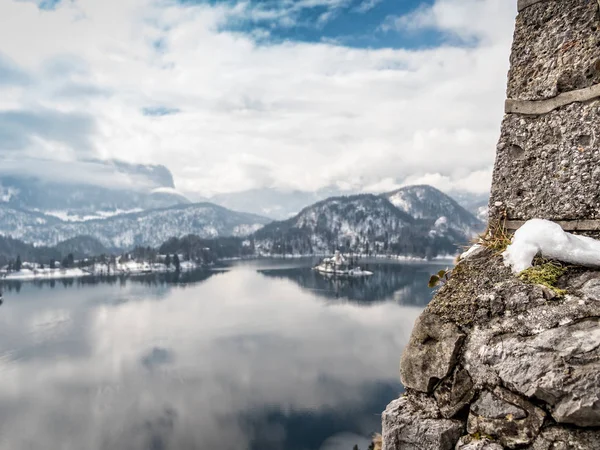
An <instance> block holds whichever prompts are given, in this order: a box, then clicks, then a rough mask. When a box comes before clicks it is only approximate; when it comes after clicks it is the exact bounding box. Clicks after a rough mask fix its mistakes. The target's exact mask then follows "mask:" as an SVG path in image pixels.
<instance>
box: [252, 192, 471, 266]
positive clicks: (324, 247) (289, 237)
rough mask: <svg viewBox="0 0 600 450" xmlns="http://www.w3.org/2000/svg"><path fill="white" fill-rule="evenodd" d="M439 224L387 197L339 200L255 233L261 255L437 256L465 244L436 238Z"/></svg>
mask: <svg viewBox="0 0 600 450" xmlns="http://www.w3.org/2000/svg"><path fill="white" fill-rule="evenodd" d="M435 222H436V220H430V219H414V218H413V217H411V216H410V215H409V214H407V213H406V212H404V211H401V210H400V209H398V208H397V207H395V206H394V205H392V203H390V202H389V201H388V200H387V199H386V198H385V197H383V196H376V195H370V194H363V195H356V196H351V197H334V198H330V199H327V200H323V201H321V202H319V203H316V204H314V205H312V206H309V207H307V208H305V209H303V210H302V211H301V212H300V213H299V214H298V215H296V216H295V217H293V218H291V219H288V220H286V221H281V222H273V223H271V224H269V225H266V226H265V227H264V228H262V229H260V230H259V231H258V232H256V233H255V234H254V236H253V237H254V242H255V247H256V249H257V251H258V252H259V253H263V254H278V253H301V254H309V253H329V252H332V251H334V250H336V249H340V250H343V251H352V252H357V253H393V254H410V255H415V256H423V257H424V256H435V255H437V254H448V253H453V252H455V251H456V244H457V243H459V242H461V241H462V240H464V239H466V237H465V235H464V234H461V233H458V232H456V231H455V230H449V231H447V232H446V233H441V232H439V233H433V234H432V233H431V230H432V228H434V227H435V226H436V224H435Z"/></svg>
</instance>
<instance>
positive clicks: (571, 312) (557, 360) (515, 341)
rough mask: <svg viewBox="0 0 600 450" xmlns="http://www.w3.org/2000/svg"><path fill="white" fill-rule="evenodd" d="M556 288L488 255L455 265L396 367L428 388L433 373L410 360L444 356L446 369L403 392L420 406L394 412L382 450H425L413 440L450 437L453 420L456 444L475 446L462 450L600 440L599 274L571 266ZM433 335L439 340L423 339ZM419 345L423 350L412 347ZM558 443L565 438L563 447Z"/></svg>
mask: <svg viewBox="0 0 600 450" xmlns="http://www.w3.org/2000/svg"><path fill="white" fill-rule="evenodd" d="M558 286H559V287H561V288H562V289H565V290H566V292H567V294H566V295H565V296H563V297H560V296H556V295H554V296H549V295H548V294H547V291H548V289H547V288H545V287H542V286H538V285H533V284H527V283H525V282H523V281H522V280H521V279H519V278H518V277H516V276H515V275H513V274H512V273H511V272H510V270H509V269H507V268H506V267H504V264H503V261H502V257H501V256H500V255H499V254H497V253H495V252H494V251H492V250H488V249H485V250H484V251H481V252H477V253H475V254H474V255H472V256H470V257H468V258H467V259H465V260H462V261H460V262H459V263H458V265H457V266H456V268H455V269H454V271H453V273H452V277H451V279H450V281H449V282H448V283H447V284H446V285H445V286H443V287H442V288H441V289H440V290H439V291H438V293H437V294H436V296H435V298H434V299H433V301H432V302H431V303H430V304H429V305H428V307H427V308H426V310H425V311H424V312H423V314H422V316H421V318H420V319H419V321H418V322H417V326H416V327H415V330H414V336H413V338H415V339H411V342H412V346H411V345H409V346H408V347H407V349H406V350H405V355H404V357H403V358H402V363H401V370H402V371H403V372H404V373H406V368H405V367H404V365H405V364H409V365H410V373H411V379H414V380H418V379H421V380H425V381H422V383H421V384H419V383H417V384H418V385H419V387H420V388H424V387H427V388H429V387H430V386H431V384H432V383H430V382H429V381H427V380H431V377H432V371H431V365H430V364H416V363H415V359H416V358H417V356H418V358H421V361H435V360H436V358H439V356H440V355H446V356H445V361H446V363H444V364H442V365H441V366H435V367H438V368H437V369H436V370H435V373H436V375H435V377H434V378H436V379H437V378H438V377H441V379H440V380H439V382H436V383H434V386H433V391H431V390H427V391H426V393H425V391H424V392H423V393H418V397H415V396H416V395H417V392H418V391H419V389H415V388H414V387H413V388H410V387H409V388H408V392H409V396H408V398H413V397H414V398H419V399H420V400H419V402H420V403H417V402H416V401H415V400H411V401H409V400H403V401H402V402H399V403H395V404H392V405H391V407H392V409H393V411H388V412H386V418H387V419H386V420H384V442H385V440H386V436H388V439H391V440H390V441H388V442H387V443H386V445H387V447H384V448H386V449H387V450H392V449H394V450H397V449H404V448H423V449H426V448H430V447H427V446H422V445H421V447H419V445H420V444H415V443H412V444H411V443H410V439H412V437H414V436H416V435H418V434H419V433H420V432H422V431H423V427H427V428H428V429H429V430H430V431H429V434H428V436H429V437H428V439H433V437H432V433H433V434H436V433H438V434H440V433H441V434H443V435H444V436H445V438H444V439H447V438H448V436H452V437H456V435H455V434H453V433H450V434H448V430H449V429H452V430H455V428H454V427H450V424H456V423H457V422H458V423H462V426H463V428H465V427H467V426H468V429H467V432H466V433H462V434H461V435H460V436H466V435H470V436H471V440H473V442H471V441H470V440H469V439H467V438H466V437H465V438H464V439H462V441H461V444H460V445H462V446H463V447H464V446H466V445H471V444H473V445H483V444H482V443H481V442H475V441H478V440H485V439H484V438H486V437H488V438H489V442H487V441H486V443H485V445H492V444H496V445H501V448H532V449H538V448H540V449H545V448H548V449H552V450H555V449H560V448H565V449H571V448H572V449H578V448H580V447H577V445H579V444H573V446H571V447H569V445H571V444H568V442H571V441H572V442H580V441H581V442H584V443H585V442H598V440H600V420H599V417H600V416H599V415H600V400H599V396H600V272H598V271H593V270H587V269H584V268H577V267H571V268H569V269H568V270H567V272H566V273H565V275H564V276H563V277H562V278H561V279H560V280H559V282H558ZM449 325H453V326H449ZM428 327H433V328H428ZM442 328H443V329H442ZM430 329H435V330H436V331H435V333H436V336H437V337H436V338H435V339H430V340H429V341H428V339H427V338H426V336H427V335H428V332H429V330H430ZM429 334H432V333H431V332H429ZM424 340H425V341H426V344H427V345H423V346H419V345H417V343H419V342H423V341H424ZM440 340H441V341H444V340H448V341H449V342H450V343H452V345H444V346H442V347H439V346H438V345H437V344H435V343H436V342H439V341H440ZM429 344H431V345H429ZM440 348H443V349H445V350H444V351H440ZM449 355H451V356H452V357H450V356H449ZM445 372H447V374H446V375H445V376H444V375H441V374H442V373H445ZM407 405H409V406H407ZM423 405H427V406H426V407H424V406H423ZM419 408H422V409H423V411H424V412H421V413H420V412H419ZM403 409H406V411H404V410H403ZM410 417H413V419H410ZM422 419H426V420H427V421H426V422H423V420H422ZM396 420H400V421H401V423H402V426H401V427H400V428H398V424H397V423H396V422H395V421H396ZM448 420H451V422H447V421H448ZM425 424H426V425H425ZM436 424H437V425H436ZM440 424H442V425H443V426H440ZM415 427H416V428H415ZM457 428H458V427H457ZM391 429H395V430H396V431H395V432H394V433H395V434H394V433H392V434H390V432H389V430H391ZM386 430H387V431H386ZM398 430H402V433H400V432H399V431H398ZM415 430H417V431H415ZM419 430H420V431H419ZM557 430H558V431H557ZM561 433H562V434H561ZM565 433H566V435H565ZM563 435H564V436H567V437H566V438H565V437H564V436H563ZM399 436H401V437H402V439H400V437H399ZM460 436H459V437H460ZM474 436H475V437H476V436H479V438H478V439H475V438H474ZM582 436H583V437H582ZM439 439H441V437H440V438H439ZM456 439H457V440H456V441H455V442H454V445H455V446H456V445H457V442H458V437H456ZM561 439H562V440H564V439H567V441H568V442H567V444H564V445H566V446H564V445H563V444H562V443H561V442H562V441H561ZM569 439H570V441H569ZM577 439H578V440H577ZM467 441H468V442H467ZM399 443H402V445H400V444H399ZM547 443H549V444H548V445H546V444H547ZM409 445H415V447H410V446H409ZM581 445H584V444H581ZM561 446H562V447H561ZM431 448H438V447H431ZM457 448H462V447H460V446H459V447H457ZM465 448H467V449H468V448H471V447H465ZM474 448H479V447H474ZM482 448H487V447H482ZM490 448H497V447H490ZM582 448H586V447H582ZM587 448H590V449H593V448H599V449H600V447H587Z"/></svg>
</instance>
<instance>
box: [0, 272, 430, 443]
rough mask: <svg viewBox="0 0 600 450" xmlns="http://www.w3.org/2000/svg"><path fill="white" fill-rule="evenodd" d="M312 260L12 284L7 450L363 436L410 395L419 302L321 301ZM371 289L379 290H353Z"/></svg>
mask: <svg viewBox="0 0 600 450" xmlns="http://www.w3.org/2000/svg"><path fill="white" fill-rule="evenodd" d="M306 269H307V268H306V267H304V268H303V267H299V268H297V270H299V272H300V273H301V274H300V275H297V276H296V275H293V274H292V273H291V272H287V271H286V272H285V274H286V275H285V276H281V274H279V275H277V276H275V275H273V274H266V275H265V274H263V273H258V272H257V267H252V266H251V265H242V266H239V267H234V268H232V269H231V270H229V271H227V272H223V273H215V272H212V273H211V272H209V273H204V274H196V275H191V274H190V278H187V279H186V278H183V279H182V278H179V279H170V278H161V277H154V279H153V280H148V279H146V280H144V281H138V280H137V279H134V278H131V279H126V280H124V281H121V280H111V281H108V280H101V281H98V282H91V279H89V280H85V282H84V281H83V279H82V280H75V281H73V283H72V284H70V285H68V286H67V287H69V288H68V289H56V288H55V289H52V287H51V284H50V283H49V282H45V283H41V284H39V283H22V284H21V285H20V288H19V289H20V291H17V289H16V286H15V288H14V289H13V290H12V291H10V290H9V291H8V293H6V294H5V298H6V300H7V301H6V302H5V304H4V305H3V306H2V309H1V310H0V333H1V334H2V339H0V374H1V376H0V378H1V379H2V382H1V383H0V449H2V450H4V449H6V450H8V449H10V450H20V449H38V448H75V449H81V448H85V449H86V450H99V449H107V450H108V449H117V448H118V449H124V450H129V449H131V450H142V449H143V450H146V449H164V450H167V449H169V450H170V449H198V448H200V449H211V448H218V449H219V450H246V449H247V450H259V449H260V450H320V449H327V450H330V449H331V450H333V449H335V448H340V449H348V450H349V449H351V448H352V447H353V445H354V444H360V445H363V443H365V442H366V437H367V436H369V435H370V434H371V433H372V432H374V431H377V430H378V428H379V426H380V425H379V424H380V417H379V416H378V414H379V413H380V412H381V411H382V410H383V408H384V406H385V404H386V403H387V402H389V401H390V400H391V399H392V398H394V397H395V396H397V395H398V393H399V392H401V389H402V387H401V386H400V384H399V382H398V374H397V371H398V369H397V367H398V359H399V355H400V352H401V350H402V348H403V346H404V345H405V342H406V341H407V339H408V337H409V334H410V330H411V327H412V323H413V321H414V320H415V318H416V317H417V315H418V314H419V312H420V308H418V307H410V306H406V305H398V304H397V303H396V301H394V293H391V294H390V292H391V286H386V287H382V288H381V290H380V291H381V294H377V295H372V298H373V299H376V300H377V302H372V303H371V306H370V307H369V308H364V307H362V306H359V305H356V304H353V303H344V302H334V303H325V302H323V300H322V299H323V297H322V296H321V295H322V294H319V293H318V291H315V289H314V288H312V287H311V288H310V289H308V288H307V287H301V286H302V285H301V283H298V281H297V279H302V280H304V279H306V278H307V277H308V275H307V274H306V273H305V271H306ZM260 270H262V269H260ZM415 270H417V269H415ZM418 270H420V269H418ZM418 270H417V272H418ZM404 273H405V274H408V273H411V272H410V271H408V272H406V271H405V272H404ZM403 283H404V284H403ZM403 283H400V282H394V283H392V284H394V285H396V284H397V285H398V286H400V290H403V289H404V288H405V287H406V286H410V285H411V284H410V283H408V282H406V283H405V282H403ZM59 285H62V282H60V283H59ZM55 286H56V283H55ZM309 286H310V285H309ZM363 291H364V292H369V293H372V292H379V291H377V289H375V288H374V287H368V288H365V287H361V289H359V290H358V291H357V293H356V294H348V296H349V297H351V296H354V298H357V299H360V298H365V299H366V298H367V297H368V296H367V294H361V293H360V292H363ZM384 294H385V296H386V297H387V298H389V299H390V300H391V301H381V300H382V295H384ZM369 295H371V294H369ZM157 300H160V301H157ZM364 447H365V446H363V448H364Z"/></svg>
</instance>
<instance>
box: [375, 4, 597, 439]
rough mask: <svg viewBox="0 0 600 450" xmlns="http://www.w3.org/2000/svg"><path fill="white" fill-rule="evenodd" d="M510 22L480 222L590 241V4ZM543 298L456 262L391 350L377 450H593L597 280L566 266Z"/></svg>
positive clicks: (593, 44) (535, 12)
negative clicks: (390, 383) (553, 228)
mask: <svg viewBox="0 0 600 450" xmlns="http://www.w3.org/2000/svg"><path fill="white" fill-rule="evenodd" d="M519 11H520V12H519V15H518V17H517V23H516V29H515V39H514V44H513V48H512V55H511V69H510V73H509V80H508V92H507V93H508V100H507V104H506V106H507V109H508V114H507V115H506V116H505V118H504V121H503V123H502V133H501V136H500V141H499V143H498V147H497V156H496V165H495V168H494V175H493V185H492V192H491V194H492V195H491V201H490V219H491V220H492V221H494V220H499V219H507V220H508V221H510V222H511V223H513V224H514V223H518V222H519V221H525V220H528V219H531V218H534V217H539V218H545V219H550V220H555V221H562V222H561V224H564V226H565V227H569V228H570V229H572V230H574V231H576V232H585V233H590V234H592V233H594V232H595V233H596V235H594V236H596V237H598V236H597V234H598V230H599V229H600V97H596V95H597V94H599V95H600V0H542V1H535V0H520V1H519ZM492 229H493V228H492ZM594 230H595V231H594ZM555 287H558V288H560V289H561V291H556V290H553V289H550V288H549V286H540V285H535V284H528V283H525V282H524V281H523V280H522V279H520V278H519V277H517V276H515V275H514V274H512V273H511V271H510V270H509V269H508V268H507V267H505V266H504V264H503V261H502V257H501V255H500V254H499V252H496V251H494V250H491V249H487V248H484V249H480V250H478V251H476V252H472V253H470V254H469V256H468V257H466V258H465V259H463V260H460V261H459V262H458V264H457V266H456V267H455V268H454V270H453V271H452V276H451V278H450V280H449V282H448V283H446V284H445V285H444V286H442V287H441V288H440V289H439V291H438V292H437V293H436V295H435V297H434V299H433V300H432V302H431V303H430V304H429V305H428V306H427V308H426V309H425V311H424V312H423V314H422V315H421V317H420V318H419V319H418V320H417V322H416V325H415V328H414V330H413V334H412V336H411V339H410V342H409V344H408V346H407V347H406V349H405V351H404V354H403V356H402V361H401V366H400V374H401V379H402V381H403V383H404V384H405V386H406V387H407V395H406V396H405V397H402V398H401V399H399V400H397V401H395V402H392V403H391V404H390V406H389V407H388V409H387V410H386V412H385V413H384V415H383V448H384V449H385V450H406V449H408V450H412V449H420V450H437V449H442V448H448V449H450V448H455V449H459V450H500V449H504V448H509V449H517V448H518V449H529V450H584V449H585V450H593V449H599V450H600V272H599V271H594V270H590V269H586V268H582V267H573V266H569V267H568V268H567V269H566V272H565V274H564V275H562V276H561V277H560V279H559V280H558V282H557V285H556V286H555ZM561 292H565V293H566V294H564V295H563V294H562V293H561Z"/></svg>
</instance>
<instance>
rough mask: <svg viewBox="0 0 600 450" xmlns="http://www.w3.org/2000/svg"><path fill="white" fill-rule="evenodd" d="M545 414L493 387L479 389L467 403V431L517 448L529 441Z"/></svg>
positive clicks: (536, 432) (533, 436) (516, 397)
mask: <svg viewBox="0 0 600 450" xmlns="http://www.w3.org/2000/svg"><path fill="white" fill-rule="evenodd" d="M545 416H546V414H545V413H544V411H543V410H542V409H540V408H538V407H537V406H534V405H533V404H531V403H529V402H528V401H526V400H524V399H522V398H521V397H519V396H518V395H515V394H513V393H512V392H510V391H508V390H506V389H503V388H500V387H497V388H496V389H494V391H493V393H490V392H484V393H482V395H481V396H480V397H479V399H478V400H477V402H475V403H474V404H473V405H471V413H470V414H469V419H468V423H467V431H468V432H469V433H471V434H473V433H480V434H483V435H488V436H491V437H493V438H494V439H497V440H498V441H499V442H500V444H502V445H503V446H505V447H508V448H518V447H520V446H523V445H527V444H530V443H532V442H533V440H534V439H535V438H536V437H537V435H538V434H539V431H540V429H541V428H542V425H543V423H544V418H545Z"/></svg>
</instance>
